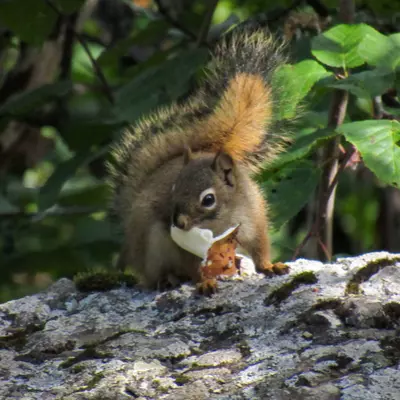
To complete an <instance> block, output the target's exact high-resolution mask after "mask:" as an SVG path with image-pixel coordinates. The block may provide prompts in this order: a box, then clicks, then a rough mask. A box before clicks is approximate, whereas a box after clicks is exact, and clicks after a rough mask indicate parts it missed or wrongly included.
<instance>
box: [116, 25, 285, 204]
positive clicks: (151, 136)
mask: <svg viewBox="0 0 400 400" xmlns="http://www.w3.org/2000/svg"><path fill="white" fill-rule="evenodd" d="M282 47H283V46H282V44H281V42H279V41H277V40H276V39H275V38H274V37H273V36H272V35H271V34H270V33H268V32H266V31H265V30H263V29H252V30H247V29H235V30H233V31H232V32H230V33H228V34H227V35H225V36H224V37H223V38H222V39H221V40H220V42H219V43H218V44H217V46H216V48H215V50H214V52H213V54H212V57H211V60H210V61H209V63H208V65H207V66H206V68H205V79H204V81H203V82H202V83H201V84H200V86H199V88H198V89H197V91H195V92H194V94H193V95H191V96H190V97H189V98H188V99H187V100H186V101H185V102H184V103H183V104H177V103H175V104H172V105H171V106H169V107H166V108H163V109H160V110H158V111H156V112H154V113H153V114H152V115H150V116H149V117H147V118H145V119H143V120H142V121H140V122H139V123H138V124H137V125H136V126H133V127H131V128H129V129H127V130H126V132H125V133H124V134H123V136H122V139H121V140H120V142H119V143H118V144H117V145H116V146H115V147H114V149H113V152H112V156H113V162H112V163H110V165H109V171H110V177H111V184H112V187H113V190H114V208H115V209H117V210H120V209H126V206H127V204H124V202H129V201H131V200H132V199H133V198H134V197H135V195H136V194H137V193H138V192H139V191H140V189H141V187H142V186H143V184H145V182H146V180H147V179H148V177H149V176H150V175H151V174H152V173H153V172H155V171H156V170H157V169H159V168H161V167H162V166H163V165H164V164H165V163H168V162H169V161H170V160H172V159H174V158H176V157H179V156H180V155H182V154H183V152H184V149H185V147H189V148H190V149H191V150H192V151H193V152H218V151H224V152H226V153H228V154H229V155H231V157H232V158H233V159H234V160H235V161H238V162H240V163H241V164H242V165H244V166H246V167H248V168H249V171H250V172H254V171H257V170H258V168H259V167H260V165H261V164H263V163H265V162H270V161H272V160H274V158H275V156H276V155H277V154H278V153H279V152H280V151H281V148H282V143H283V142H284V137H282V133H281V132H277V131H276V130H275V129H274V120H273V115H274V105H275V104H277V103H279V102H280V101H281V99H280V98H279V90H277V89H279V88H274V87H273V85H272V74H273V73H274V71H275V70H276V69H277V68H278V67H280V66H282V65H283V64H284V63H285V61H286V59H285V56H284V55H283V52H282ZM121 189H123V190H122V191H123V192H124V194H123V195H120V193H121Z"/></svg>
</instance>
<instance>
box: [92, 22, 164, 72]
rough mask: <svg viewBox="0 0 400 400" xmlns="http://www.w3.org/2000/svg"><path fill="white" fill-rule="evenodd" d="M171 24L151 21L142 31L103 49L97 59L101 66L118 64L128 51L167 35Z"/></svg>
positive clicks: (151, 43) (150, 43) (152, 42)
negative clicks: (133, 46)
mask: <svg viewBox="0 0 400 400" xmlns="http://www.w3.org/2000/svg"><path fill="white" fill-rule="evenodd" d="M169 26H170V25H169V24H168V23H167V22H166V21H165V20H156V21H151V22H150V23H149V24H148V25H147V27H146V28H145V29H143V30H141V31H140V32H138V33H136V32H134V33H133V34H132V35H130V36H128V37H127V38H124V39H121V40H119V41H118V42H116V43H115V45H114V46H112V47H111V48H109V49H107V50H105V51H103V52H102V53H101V54H100V56H99V57H98V59H97V62H98V63H99V64H100V65H101V66H110V65H111V66H113V67H115V66H117V65H118V63H119V61H120V58H121V57H122V56H124V55H125V54H126V53H127V51H128V50H129V49H130V48H131V47H132V45H135V46H148V45H153V44H154V43H155V42H157V41H158V40H159V39H160V38H163V37H165V32H166V30H167V29H168V28H169Z"/></svg>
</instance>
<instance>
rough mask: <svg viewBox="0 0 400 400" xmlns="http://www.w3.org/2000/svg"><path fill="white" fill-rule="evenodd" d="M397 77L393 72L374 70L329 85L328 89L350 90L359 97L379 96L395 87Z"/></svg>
mask: <svg viewBox="0 0 400 400" xmlns="http://www.w3.org/2000/svg"><path fill="white" fill-rule="evenodd" d="M394 79H395V75H394V74H393V73H392V72H386V71H381V70H379V69H374V70H372V71H363V72H359V73H358V74H354V75H350V76H349V77H348V78H346V79H343V80H339V81H336V82H335V83H333V84H328V85H327V86H328V87H332V88H336V89H343V90H348V91H349V92H350V93H352V94H354V95H355V96H357V97H368V96H372V97H375V96H379V95H382V94H383V93H384V92H386V90H388V89H389V88H391V87H393V84H394Z"/></svg>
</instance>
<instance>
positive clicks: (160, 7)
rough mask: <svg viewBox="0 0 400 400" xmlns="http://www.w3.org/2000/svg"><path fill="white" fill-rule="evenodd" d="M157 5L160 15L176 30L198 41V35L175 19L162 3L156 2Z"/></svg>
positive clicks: (158, 0) (157, 0)
mask: <svg viewBox="0 0 400 400" xmlns="http://www.w3.org/2000/svg"><path fill="white" fill-rule="evenodd" d="M155 3H156V4H157V8H158V11H159V12H160V14H161V15H162V16H163V17H164V18H165V19H166V20H167V21H168V22H169V23H170V24H171V25H172V26H174V27H175V28H177V29H179V30H180V31H181V32H183V33H184V34H185V35H186V36H188V37H189V38H190V39H192V40H195V41H196V40H197V37H196V34H195V33H193V32H192V31H191V30H189V29H187V28H186V27H185V26H184V25H183V24H181V23H180V22H179V21H178V20H176V19H175V18H173V17H172V16H171V15H170V14H169V12H168V10H167V9H166V8H165V7H164V5H163V4H162V2H161V1H160V0H155Z"/></svg>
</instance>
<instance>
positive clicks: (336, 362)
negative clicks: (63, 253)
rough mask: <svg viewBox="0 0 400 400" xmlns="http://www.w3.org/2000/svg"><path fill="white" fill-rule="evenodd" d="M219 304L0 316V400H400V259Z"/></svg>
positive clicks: (61, 308) (134, 295)
mask: <svg viewBox="0 0 400 400" xmlns="http://www.w3.org/2000/svg"><path fill="white" fill-rule="evenodd" d="M289 265H290V267H291V272H290V274H289V275H286V276H276V277H273V278H266V277H264V276H262V275H258V274H257V275H254V276H250V277H247V278H246V279H244V280H240V281H238V280H234V281H232V280H226V281H223V282H221V283H220V285H219V286H220V290H219V292H218V293H217V294H215V295H214V296H212V297H211V298H208V297H202V296H199V295H197V294H196V292H195V288H194V286H192V285H183V286H181V287H180V288H179V289H176V290H170V291H166V292H163V293H157V292H144V291H140V290H139V289H127V288H120V289H117V290H111V291H108V292H93V293H89V294H87V293H80V292H78V291H77V290H76V288H75V287H74V285H73V283H72V282H71V281H69V280H68V279H61V280H60V281H58V282H56V283H55V284H54V285H53V286H51V287H50V288H49V289H48V290H47V291H46V292H43V293H39V294H36V295H33V296H28V297H25V298H22V299H18V300H13V301H10V302H8V303H5V304H2V305H0V359H1V363H0V399H7V400H12V399H24V400H28V399H29V400H35V399H38V400H39V399H40V400H53V399H54V400H55V399H64V400H86V399H88V400H89V399H90V400H100V399H101V400H107V399H110V400H111V399H112V400H119V399H121V400H125V399H142V400H144V399H147V400H149V399H169V400H179V399H182V400H191V399H193V400H202V399H215V400H228V399H229V400H236V399H237V400H239V399H240V400H244V399H273V400H286V399H292V398H293V399H310V400H311V399H320V400H337V399H341V400H370V399H371V400H372V399H385V400H400V268H399V267H400V255H394V254H388V253H384V252H380V253H371V254H366V255H363V256H360V257H353V258H344V259H339V260H337V261H336V262H334V263H331V264H325V265H324V264H322V263H319V262H316V261H308V260H298V261H296V262H293V263H290V264H289Z"/></svg>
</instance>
